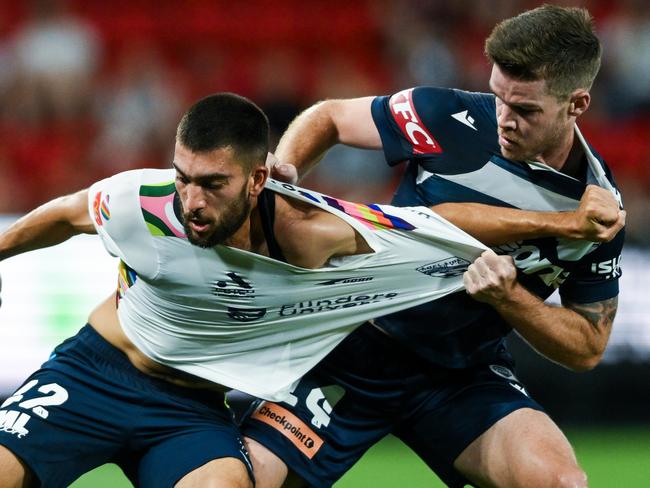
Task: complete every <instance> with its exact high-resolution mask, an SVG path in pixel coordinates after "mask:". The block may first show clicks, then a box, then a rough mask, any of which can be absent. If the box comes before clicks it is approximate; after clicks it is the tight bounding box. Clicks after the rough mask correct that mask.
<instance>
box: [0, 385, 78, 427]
mask: <svg viewBox="0 0 650 488" xmlns="http://www.w3.org/2000/svg"><path fill="white" fill-rule="evenodd" d="M37 384H38V380H31V381H28V382H27V383H25V384H24V385H23V386H22V387H21V388H19V389H18V390H17V391H16V392H15V393H14V394H13V395H12V396H10V397H9V398H7V399H6V400H5V402H4V403H3V404H2V405H0V410H2V409H4V408H6V407H8V406H10V405H12V404H14V403H17V402H20V403H18V406H19V407H20V408H24V409H26V410H30V409H31V410H32V412H34V413H35V414H36V415H38V416H39V417H41V418H44V419H46V418H47V416H48V415H49V412H48V411H47V410H46V409H45V408H43V407H46V406H56V405H62V404H63V403H65V402H66V400H67V399H68V391H67V390H66V389H65V388H63V387H62V386H59V385H57V384H56V383H48V384H46V385H42V386H40V387H39V388H38V392H39V393H43V396H38V397H35V398H30V399H29V400H24V401H21V400H23V398H24V396H25V393H27V392H28V391H29V390H31V389H32V388H34V387H35V386H36V385H37Z"/></svg>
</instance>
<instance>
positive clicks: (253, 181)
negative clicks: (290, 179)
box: [248, 165, 269, 197]
mask: <svg viewBox="0 0 650 488" xmlns="http://www.w3.org/2000/svg"><path fill="white" fill-rule="evenodd" d="M268 177H269V168H267V167H266V166H265V165H261V166H255V167H254V168H253V170H252V171H251V175H250V178H249V184H250V186H249V190H248V194H249V195H250V196H252V197H256V196H258V195H259V194H260V193H262V190H263V189H264V185H265V184H266V180H267V179H268Z"/></svg>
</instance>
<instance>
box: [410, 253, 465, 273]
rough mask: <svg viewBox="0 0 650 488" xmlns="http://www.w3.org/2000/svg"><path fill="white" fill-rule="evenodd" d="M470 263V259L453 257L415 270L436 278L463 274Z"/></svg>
mask: <svg viewBox="0 0 650 488" xmlns="http://www.w3.org/2000/svg"><path fill="white" fill-rule="evenodd" d="M469 264H470V263H469V261H467V260H466V259H462V258H458V257H453V258H448V259H441V260H440V261H434V262H433V263H429V264H425V265H424V266H420V267H419V268H415V270H416V271H419V272H420V273H424V274H425V275H428V276H433V277H434V278H451V277H453V276H459V275H462V274H463V273H464V272H465V271H467V267H468V266H469Z"/></svg>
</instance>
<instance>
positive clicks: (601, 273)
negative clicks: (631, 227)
mask: <svg viewBox="0 0 650 488" xmlns="http://www.w3.org/2000/svg"><path fill="white" fill-rule="evenodd" d="M624 240H625V229H623V230H621V231H620V232H619V233H618V234H617V235H616V237H615V238H614V239H613V240H611V241H610V242H607V243H605V244H602V245H600V246H599V247H598V249H596V250H595V251H593V252H591V253H589V254H587V255H586V256H585V257H584V258H582V259H581V260H580V262H579V263H578V266H577V268H576V269H575V270H574V271H573V272H572V273H571V274H570V275H569V277H568V278H567V280H566V281H565V282H564V283H563V284H562V285H561V286H560V296H561V297H562V300H568V301H570V302H574V303H592V302H599V301H602V300H607V299H609V298H614V297H615V296H617V295H618V290H619V287H618V280H619V278H620V276H621V274H622V271H621V251H622V249H623V242H624Z"/></svg>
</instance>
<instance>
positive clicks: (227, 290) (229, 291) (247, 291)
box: [212, 271, 255, 297]
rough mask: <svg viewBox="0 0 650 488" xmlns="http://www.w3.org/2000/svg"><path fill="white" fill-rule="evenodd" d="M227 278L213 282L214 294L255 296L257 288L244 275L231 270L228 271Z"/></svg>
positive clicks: (221, 295)
mask: <svg viewBox="0 0 650 488" xmlns="http://www.w3.org/2000/svg"><path fill="white" fill-rule="evenodd" d="M226 276H227V277H228V279H227V280H218V281H215V282H214V283H213V284H212V294H213V295H216V296H220V297H224V296H225V297H254V296H255V288H253V286H252V285H251V284H250V283H248V282H247V281H246V280H245V279H244V278H243V277H241V276H240V275H238V274H237V273H235V272H234V271H231V272H230V273H226Z"/></svg>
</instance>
